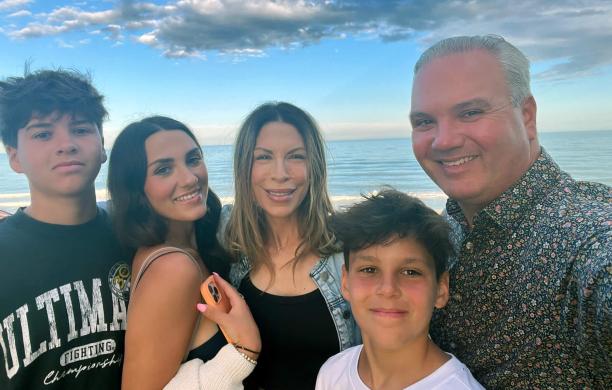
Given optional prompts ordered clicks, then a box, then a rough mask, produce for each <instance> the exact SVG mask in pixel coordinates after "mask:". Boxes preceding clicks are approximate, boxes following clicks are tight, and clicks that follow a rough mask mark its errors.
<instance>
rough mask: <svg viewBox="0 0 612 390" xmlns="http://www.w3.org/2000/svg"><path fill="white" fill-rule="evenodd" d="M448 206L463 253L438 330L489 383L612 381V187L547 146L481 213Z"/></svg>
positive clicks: (598, 384) (442, 341) (556, 385)
mask: <svg viewBox="0 0 612 390" xmlns="http://www.w3.org/2000/svg"><path fill="white" fill-rule="evenodd" d="M446 213H447V218H448V220H449V223H450V224H451V227H452V230H453V237H452V238H453V242H454V244H455V248H456V251H457V256H456V257H454V258H452V259H450V262H449V265H450V300H449V302H448V304H447V306H446V307H445V308H444V309H441V310H436V311H435V313H434V316H433V318H432V324H431V336H432V338H433V339H434V340H435V341H436V343H437V344H438V345H439V346H440V347H441V348H442V349H444V350H446V351H449V352H452V353H453V354H455V355H456V356H457V357H458V358H459V359H460V360H461V361H462V362H464V363H465V364H466V365H467V366H468V367H469V368H470V369H471V370H472V372H473V374H474V376H475V377H476V379H478V381H480V382H481V383H482V384H483V385H484V386H485V387H486V388H492V389H495V388H513V389H514V388H520V389H570V388H581V389H583V388H591V389H603V388H610V387H609V386H612V321H611V316H612V314H611V312H612V310H611V309H612V276H611V275H612V189H611V188H610V187H608V186H605V185H603V184H597V183H587V182H579V181H575V180H573V179H572V178H571V177H570V176H569V175H568V174H567V173H565V172H563V171H561V170H560V168H559V167H558V166H557V164H556V163H555V162H554V161H553V160H552V159H551V157H550V156H549V155H548V154H547V153H546V152H545V151H544V150H542V153H541V155H540V157H539V158H538V160H537V161H536V162H535V163H534V164H533V165H532V166H531V167H530V168H529V170H528V171H527V172H526V173H525V174H524V176H523V177H522V178H521V179H520V180H519V181H518V182H517V183H515V185H514V186H513V187H511V188H509V189H508V190H507V191H505V192H504V193H503V194H502V195H501V196H500V197H499V198H498V199H496V200H495V201H493V202H492V203H491V204H489V205H488V206H487V207H486V208H484V209H483V210H481V211H480V212H479V213H477V214H476V215H475V217H474V220H473V226H472V228H471V229H470V228H469V227H468V224H467V221H466V219H465V216H464V214H463V213H462V211H461V209H460V207H459V205H458V203H457V202H456V201H454V200H452V199H449V201H448V202H447V205H446Z"/></svg>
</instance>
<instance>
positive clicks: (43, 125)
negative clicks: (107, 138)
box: [25, 119, 96, 131]
mask: <svg viewBox="0 0 612 390" xmlns="http://www.w3.org/2000/svg"><path fill="white" fill-rule="evenodd" d="M53 123H54V122H53V121H51V122H42V121H41V122H36V123H32V124H31V125H28V126H26V127H25V131H29V130H32V129H47V128H49V127H53ZM69 125H70V126H71V127H72V126H80V125H92V126H96V124H95V123H93V122H91V121H88V120H85V119H82V120H73V121H70V124H69Z"/></svg>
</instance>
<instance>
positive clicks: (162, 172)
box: [153, 165, 172, 176]
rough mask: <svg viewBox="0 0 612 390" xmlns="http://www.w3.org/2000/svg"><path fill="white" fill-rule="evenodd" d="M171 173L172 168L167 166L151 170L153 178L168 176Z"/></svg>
mask: <svg viewBox="0 0 612 390" xmlns="http://www.w3.org/2000/svg"><path fill="white" fill-rule="evenodd" d="M170 172H172V167H170V166H168V165H160V166H159V167H157V168H155V170H153V174H154V175H155V176H168V175H169V174H170Z"/></svg>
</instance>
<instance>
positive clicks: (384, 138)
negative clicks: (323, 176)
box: [0, 129, 612, 154]
mask: <svg viewBox="0 0 612 390" xmlns="http://www.w3.org/2000/svg"><path fill="white" fill-rule="evenodd" d="M601 132H612V129H589V130H538V134H561V133H563V134H568V133H601ZM410 138H411V136H410V134H407V135H406V136H403V137H398V136H381V137H357V138H335V137H331V138H326V140H325V142H328V143H329V142H333V143H342V142H355V141H379V140H380V141H393V140H407V139H410ZM232 145H233V142H231V143H202V147H204V148H206V147H214V146H232ZM111 148H112V146H111V147H110V148H106V147H105V148H104V149H105V150H106V151H107V152H109V151H110V149H111ZM0 154H6V150H5V149H4V148H0Z"/></svg>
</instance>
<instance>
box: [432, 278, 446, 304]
mask: <svg viewBox="0 0 612 390" xmlns="http://www.w3.org/2000/svg"><path fill="white" fill-rule="evenodd" d="M448 283H449V282H448V271H444V272H443V273H442V275H440V279H439V280H438V293H437V294H436V302H435V303H434V307H435V308H436V309H442V308H443V307H444V306H446V304H447V303H448V297H449V288H448Z"/></svg>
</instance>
